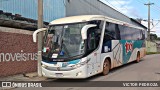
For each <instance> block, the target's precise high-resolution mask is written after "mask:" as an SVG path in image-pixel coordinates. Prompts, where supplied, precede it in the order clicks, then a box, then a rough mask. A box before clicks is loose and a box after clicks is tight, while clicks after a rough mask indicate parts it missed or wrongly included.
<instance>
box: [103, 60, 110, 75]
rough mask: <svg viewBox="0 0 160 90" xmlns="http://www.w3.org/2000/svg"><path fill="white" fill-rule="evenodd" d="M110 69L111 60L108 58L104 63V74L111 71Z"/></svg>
mask: <svg viewBox="0 0 160 90" xmlns="http://www.w3.org/2000/svg"><path fill="white" fill-rule="evenodd" d="M109 70H110V62H109V60H108V59H106V60H105V61H104V63H103V72H102V74H103V75H104V76H105V75H107V74H108V73H109Z"/></svg>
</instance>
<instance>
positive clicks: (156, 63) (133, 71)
mask: <svg viewBox="0 0 160 90" xmlns="http://www.w3.org/2000/svg"><path fill="white" fill-rule="evenodd" d="M70 81H76V82H80V81H81V82H82V83H83V84H85V82H86V81H90V82H94V81H160V54H157V55H148V56H146V57H144V58H143V59H142V60H141V62H140V63H134V62H133V63H130V64H127V65H124V66H121V67H118V68H115V69H113V70H111V71H110V73H109V75H107V76H102V75H100V74H99V75H96V76H93V77H91V78H88V79H85V80H68V79H67V80H62V79H58V80H53V81H52V82H50V83H55V82H66V83H67V82H70ZM86 84H87V83H86ZM94 85H95V84H93V86H94ZM90 86H91V87H83V86H82V87H52V88H30V90H31V89H33V90H122V89H123V90H160V87H157V88H152V87H143V88H142V87H92V85H90ZM14 90H22V88H16V89H14ZM23 90H29V88H23Z"/></svg>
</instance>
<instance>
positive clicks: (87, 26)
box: [81, 24, 97, 40]
mask: <svg viewBox="0 0 160 90" xmlns="http://www.w3.org/2000/svg"><path fill="white" fill-rule="evenodd" d="M96 26H97V25H95V24H89V25H85V26H84V27H83V28H82V30H81V35H82V39H83V40H86V39H87V31H88V29H89V28H92V27H96Z"/></svg>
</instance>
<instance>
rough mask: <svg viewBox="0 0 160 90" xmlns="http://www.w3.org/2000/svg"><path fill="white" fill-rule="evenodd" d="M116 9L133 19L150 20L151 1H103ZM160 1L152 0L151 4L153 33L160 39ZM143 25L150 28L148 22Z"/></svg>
mask: <svg viewBox="0 0 160 90" xmlns="http://www.w3.org/2000/svg"><path fill="white" fill-rule="evenodd" d="M101 1H102V2H104V3H106V4H107V5H109V6H111V7H113V8H114V9H116V10H118V11H120V12H122V13H123V14H125V15H127V16H129V17H132V18H142V19H144V20H148V6H146V5H144V4H146V3H149V0H101ZM159 1H160V0H150V2H151V3H154V5H151V21H152V22H153V23H151V31H152V32H151V33H154V34H157V36H159V37H160V3H159ZM143 24H144V25H145V26H146V27H148V24H147V22H143Z"/></svg>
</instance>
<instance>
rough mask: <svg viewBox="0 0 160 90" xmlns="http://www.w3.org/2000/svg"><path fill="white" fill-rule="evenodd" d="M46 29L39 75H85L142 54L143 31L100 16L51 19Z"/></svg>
mask: <svg viewBox="0 0 160 90" xmlns="http://www.w3.org/2000/svg"><path fill="white" fill-rule="evenodd" d="M38 32H45V35H44V38H43V51H42V62H41V63H42V74H43V76H44V77H48V78H88V77H91V76H93V75H96V74H99V73H102V74H103V75H107V74H108V73H109V70H110V69H112V68H115V67H118V66H121V65H124V64H127V63H129V62H132V61H137V62H139V61H140V59H141V58H142V57H144V56H145V53H146V50H145V39H146V35H145V33H146V30H144V29H143V28H140V27H137V26H134V25H131V24H128V23H126V22H123V21H119V20H116V19H113V18H109V17H106V16H102V15H84V16H72V17H66V18H61V19H58V20H54V21H52V22H51V23H50V24H49V27H48V28H46V29H45V28H43V29H39V30H37V31H35V32H34V34H33V39H34V42H36V34H37V33H38Z"/></svg>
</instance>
